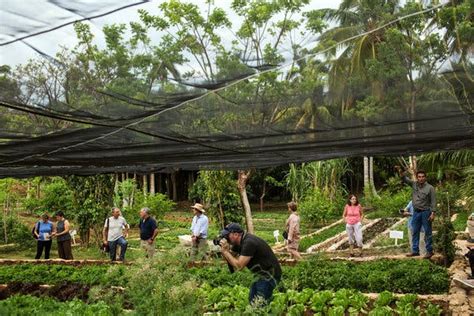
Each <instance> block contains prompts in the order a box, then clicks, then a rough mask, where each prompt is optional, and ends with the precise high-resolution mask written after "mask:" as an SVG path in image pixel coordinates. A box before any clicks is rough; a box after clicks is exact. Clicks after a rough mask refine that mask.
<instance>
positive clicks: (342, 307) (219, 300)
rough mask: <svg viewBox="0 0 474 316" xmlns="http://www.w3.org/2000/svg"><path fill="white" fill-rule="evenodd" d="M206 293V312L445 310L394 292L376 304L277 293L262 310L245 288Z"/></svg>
mask: <svg viewBox="0 0 474 316" xmlns="http://www.w3.org/2000/svg"><path fill="white" fill-rule="evenodd" d="M202 291H204V292H205V295H204V296H205V304H206V305H205V308H206V310H207V311H211V312H229V311H231V312H233V313H236V314H240V315H242V314H248V315H252V314H257V313H258V314H268V315H289V316H291V315H295V316H296V315H303V314H307V313H308V312H310V313H315V315H334V316H337V315H341V316H343V315H347V313H349V314H350V315H361V314H365V315H367V314H368V315H374V316H377V315H413V316H416V315H440V314H441V313H442V309H441V308H440V307H439V306H437V305H434V304H431V303H427V304H424V302H419V301H418V299H417V295H414V294H407V295H404V296H402V297H401V298H399V299H397V298H395V297H394V295H393V294H392V293H391V292H382V293H380V295H379V297H378V298H377V299H376V300H375V301H370V300H369V298H368V297H367V296H365V295H363V294H362V293H360V292H358V291H355V290H348V289H341V290H339V291H337V292H334V291H330V290H326V291H320V292H317V291H314V290H312V289H304V290H302V291H300V292H298V291H295V290H288V291H286V292H280V293H275V294H274V296H273V300H272V302H271V303H270V304H269V305H268V306H266V307H264V308H260V309H255V307H252V306H249V304H248V294H249V290H248V289H247V288H245V287H242V286H238V285H236V286H234V287H228V286H223V287H218V288H212V287H211V286H209V285H206V286H204V287H202Z"/></svg>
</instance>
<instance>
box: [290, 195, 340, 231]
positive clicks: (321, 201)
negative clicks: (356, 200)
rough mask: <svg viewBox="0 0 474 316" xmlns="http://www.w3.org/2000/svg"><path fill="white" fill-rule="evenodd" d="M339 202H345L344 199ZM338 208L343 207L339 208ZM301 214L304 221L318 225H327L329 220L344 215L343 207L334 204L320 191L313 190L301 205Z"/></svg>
mask: <svg viewBox="0 0 474 316" xmlns="http://www.w3.org/2000/svg"><path fill="white" fill-rule="evenodd" d="M339 201H343V199H339ZM339 204H341V203H339ZM338 206H341V207H339V208H338ZM299 212H300V215H301V219H302V221H305V222H307V223H309V224H310V225H316V224H318V223H327V221H328V220H329V219H331V218H336V217H339V216H340V215H342V205H338V204H337V203H334V202H333V201H332V200H331V199H330V198H329V197H328V196H327V194H324V193H323V192H322V191H321V190H320V189H312V190H310V191H309V192H308V193H306V194H305V198H304V199H303V201H302V202H301V203H300V205H299Z"/></svg>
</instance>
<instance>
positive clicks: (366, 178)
mask: <svg viewBox="0 0 474 316" xmlns="http://www.w3.org/2000/svg"><path fill="white" fill-rule="evenodd" d="M369 178H370V177H369V158H368V157H366V156H364V194H366V195H369V196H370V195H371V192H370V181H369Z"/></svg>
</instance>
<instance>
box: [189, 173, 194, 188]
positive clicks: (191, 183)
mask: <svg viewBox="0 0 474 316" xmlns="http://www.w3.org/2000/svg"><path fill="white" fill-rule="evenodd" d="M193 185H194V173H193V172H192V171H190V172H189V174H188V193H189V191H191V189H192V188H193Z"/></svg>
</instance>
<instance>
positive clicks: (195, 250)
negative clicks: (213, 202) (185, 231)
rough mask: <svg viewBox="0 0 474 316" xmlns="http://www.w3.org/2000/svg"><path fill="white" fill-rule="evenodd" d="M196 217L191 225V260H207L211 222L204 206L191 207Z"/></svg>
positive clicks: (195, 205) (197, 204)
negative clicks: (208, 232) (208, 234)
mask: <svg viewBox="0 0 474 316" xmlns="http://www.w3.org/2000/svg"><path fill="white" fill-rule="evenodd" d="M191 209H192V210H193V213H194V217H193V222H192V224H191V232H192V236H191V239H192V243H193V245H192V248H191V259H193V260H196V259H201V260H202V259H205V258H206V251H207V231H208V229H209V220H208V218H207V216H206V215H205V213H206V210H205V209H204V206H203V205H202V204H199V203H196V204H194V205H193V206H191Z"/></svg>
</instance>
